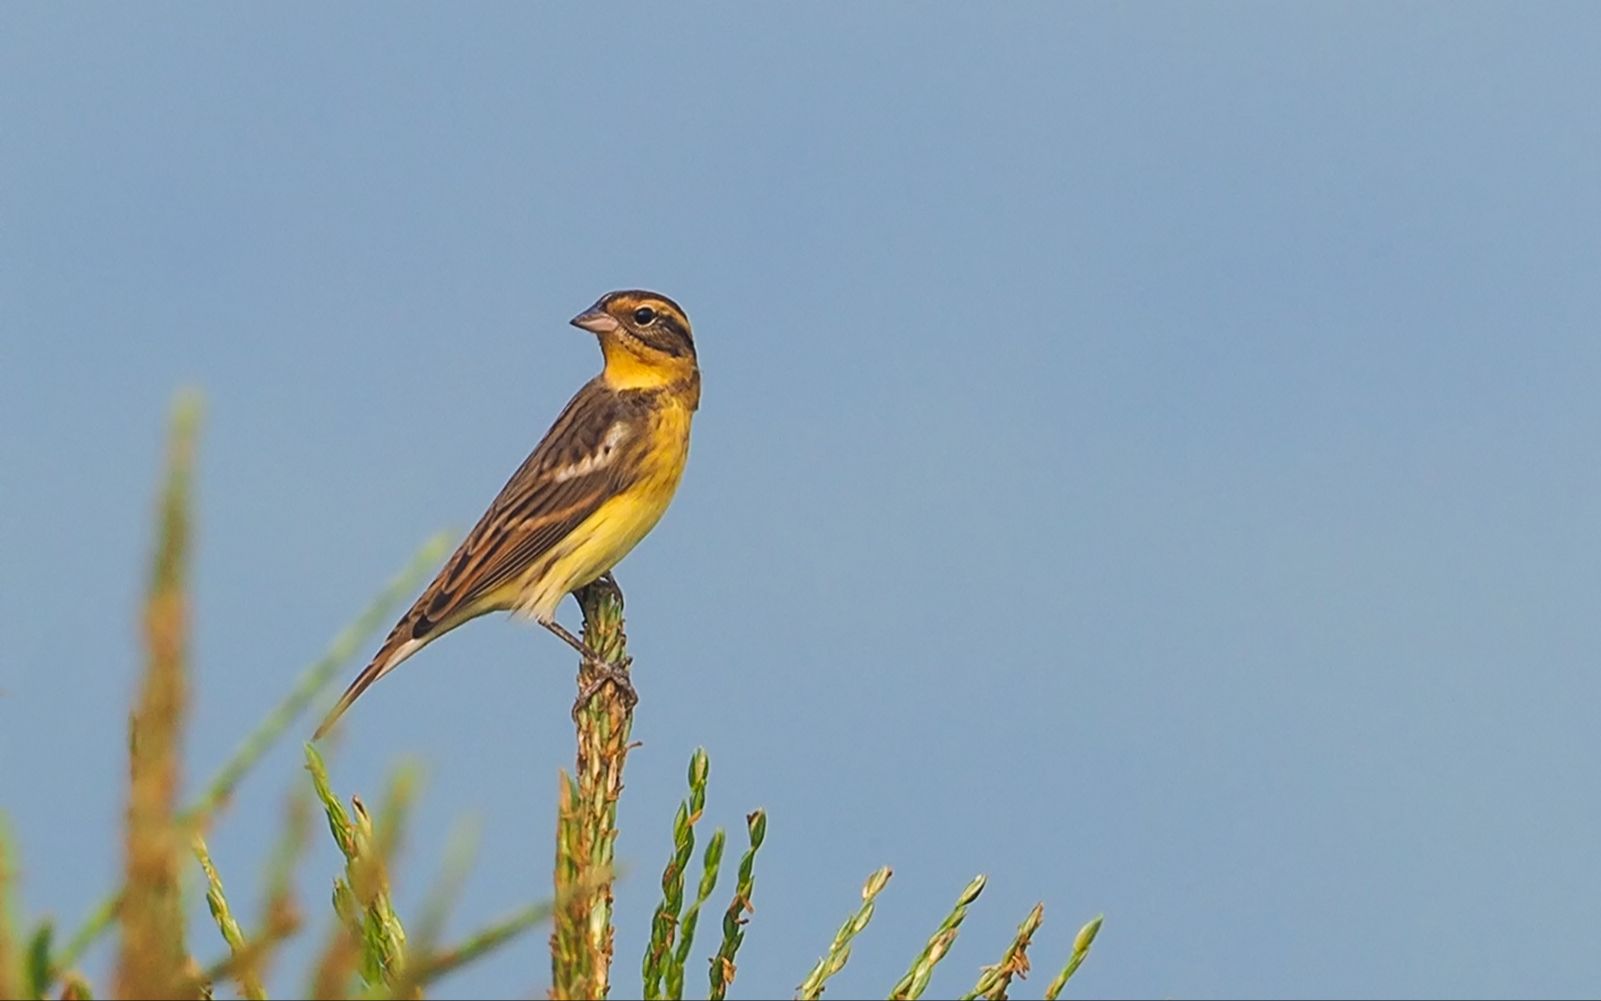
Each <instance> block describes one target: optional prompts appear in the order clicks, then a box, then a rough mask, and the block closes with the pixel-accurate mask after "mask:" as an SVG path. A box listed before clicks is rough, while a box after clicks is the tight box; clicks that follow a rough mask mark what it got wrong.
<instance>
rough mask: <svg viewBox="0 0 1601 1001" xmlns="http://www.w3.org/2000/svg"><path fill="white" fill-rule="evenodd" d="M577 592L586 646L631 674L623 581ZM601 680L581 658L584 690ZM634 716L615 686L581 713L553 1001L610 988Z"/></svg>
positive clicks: (565, 834)
mask: <svg viewBox="0 0 1601 1001" xmlns="http://www.w3.org/2000/svg"><path fill="white" fill-rule="evenodd" d="M573 594H574V597H576V598H577V599H578V604H579V606H580V607H582V609H583V612H584V644H585V645H586V646H588V647H589V649H590V650H593V651H594V652H595V653H596V654H597V655H598V656H599V657H600V658H602V659H603V660H605V661H607V662H608V663H610V664H613V665H615V666H617V667H618V668H620V669H622V670H623V671H626V670H627V665H628V638H627V636H626V635H625V634H624V632H623V594H622V591H620V590H619V589H618V587H617V582H616V581H615V580H614V579H613V578H612V576H611V575H610V574H607V575H605V576H603V577H601V578H600V579H599V580H597V581H595V582H594V583H593V584H590V585H588V586H587V587H584V588H581V589H580V590H578V591H575V592H574V593H573ZM600 674H601V672H600V671H599V670H597V666H596V665H595V664H594V663H592V662H590V661H587V660H581V661H580V662H579V665H578V690H579V691H580V692H584V691H587V690H589V689H590V688H591V687H592V683H593V682H595V681H596V680H597V678H598V677H599V676H600ZM633 718H634V713H633V707H632V706H631V705H630V704H629V700H628V699H626V698H625V697H624V695H623V693H621V692H619V691H618V689H617V686H616V685H614V684H603V685H601V686H600V688H599V690H598V691H596V692H595V695H594V697H593V698H591V699H590V700H589V701H588V703H587V704H585V705H583V706H580V707H578V711H577V713H576V724H577V738H578V756H577V763H576V766H575V768H574V773H575V777H574V778H573V779H571V780H569V779H567V778H566V777H565V776H564V777H563V781H562V790H561V804H560V810H559V814H558V819H557V848H556V900H557V912H556V922H555V930H554V931H553V932H552V933H551V987H550V996H551V997H552V998H604V997H606V995H607V993H608V992H609V991H610V989H611V981H610V976H611V959H612V944H613V942H612V936H613V930H612V921H611V916H612V858H613V848H614V843H615V841H616V838H617V797H618V795H619V794H621V792H622V788H623V764H624V762H625V761H626V759H627V757H628V735H629V731H630V730H631V728H632V726H633Z"/></svg>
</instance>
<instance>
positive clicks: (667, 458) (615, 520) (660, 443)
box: [523, 400, 693, 621]
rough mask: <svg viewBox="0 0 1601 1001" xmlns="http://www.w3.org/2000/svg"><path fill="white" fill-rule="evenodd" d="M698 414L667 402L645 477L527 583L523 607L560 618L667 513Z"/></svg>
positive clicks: (651, 434) (647, 453) (654, 422)
mask: <svg viewBox="0 0 1601 1001" xmlns="http://www.w3.org/2000/svg"><path fill="white" fill-rule="evenodd" d="M692 416H693V415H692V412H691V410H690V408H689V407H688V406H685V405H684V403H683V402H682V401H672V400H668V401H664V403H663V406H661V407H660V408H659V409H658V410H657V411H656V412H654V413H653V414H652V415H651V417H650V422H649V424H648V430H647V433H646V439H647V441H648V445H647V447H646V448H644V449H643V450H642V452H641V453H640V457H639V460H638V461H639V463H640V475H639V476H638V477H637V478H636V479H635V480H634V482H633V484H632V485H631V486H629V488H628V489H627V490H625V491H623V492H622V493H619V494H618V495H617V496H615V497H613V498H611V499H610V500H608V501H606V502H605V503H604V504H602V505H601V506H600V507H599V508H597V509H596V511H595V513H594V514H592V515H590V516H589V517H588V518H586V519H584V520H583V521H582V522H580V523H579V525H578V526H577V527H576V528H574V529H573V530H572V532H571V533H569V534H568V536H567V537H566V538H565V539H563V540H562V541H561V542H560V543H558V544H557V546H556V548H555V549H554V550H553V551H552V553H551V557H550V559H549V560H546V561H541V564H542V565H541V567H540V572H539V573H538V579H537V580H530V581H527V582H526V584H525V586H526V587H527V588H528V590H526V591H525V592H524V598H523V602H524V604H523V607H524V609H526V610H527V612H528V613H529V614H531V615H533V616H535V617H536V618H539V619H541V620H542V621H549V620H550V619H551V617H553V616H554V615H555V612H556V606H557V605H559V604H561V600H562V598H563V597H565V596H566V595H567V594H568V592H570V591H572V590H574V589H575V588H580V587H583V586H584V585H585V584H588V583H590V582H591V581H593V580H594V579H595V578H597V577H599V576H600V575H601V574H603V573H605V572H606V571H608V570H610V569H611V568H612V567H614V566H616V565H617V562H618V561H619V560H621V559H622V558H623V557H624V556H627V555H628V553H629V552H630V551H631V550H632V549H633V548H634V547H635V546H636V545H638V544H639V540H641V539H643V538H644V537H645V536H646V534H647V533H649V532H650V530H651V529H652V528H655V527H656V523H657V522H658V521H660V520H661V516H662V514H663V513H665V512H666V510H667V505H668V504H669V503H670V502H671V501H672V499H673V494H674V493H675V492H676V491H677V490H678V481H679V479H680V478H681V477H682V476H683V473H684V464H685V462H686V461H687V460H688V458H689V426H690V420H691V417H692Z"/></svg>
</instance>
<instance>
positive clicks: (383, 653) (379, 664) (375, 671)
mask: <svg viewBox="0 0 1601 1001" xmlns="http://www.w3.org/2000/svg"><path fill="white" fill-rule="evenodd" d="M413 624H414V616H413V615H407V616H406V617H405V618H403V619H401V620H400V622H399V623H398V624H397V625H396V626H395V628H394V630H393V631H392V632H390V634H389V638H388V639H386V640H384V645H383V646H382V647H380V648H379V650H378V652H377V653H376V654H374V655H373V658H372V663H370V664H368V665H367V666H366V667H365V668H364V669H363V670H362V672H361V673H360V674H358V675H356V680H355V681H352V682H351V683H350V687H349V688H347V689H345V694H343V695H341V696H340V697H339V701H338V702H337V703H335V705H334V707H333V708H332V709H330V710H329V711H328V715H327V716H324V717H323V720H322V723H321V724H319V725H318V727H317V732H316V733H315V734H313V735H312V738H311V739H312V740H321V739H322V738H323V735H324V734H326V733H327V732H328V731H329V730H330V729H332V727H333V725H334V724H335V723H337V722H338V721H339V717H341V716H343V715H344V714H345V710H346V709H349V708H350V704H351V703H352V702H355V701H356V699H357V698H359V697H360V696H361V693H362V692H365V691H366V690H367V689H369V688H371V687H372V683H373V682H375V681H377V680H378V679H379V678H382V677H383V676H384V675H386V674H388V673H389V672H390V671H393V670H394V669H395V668H396V667H397V666H398V665H399V664H400V662H401V661H403V660H405V659H406V658H407V657H410V656H411V655H412V654H414V653H416V652H417V651H418V650H419V649H421V648H422V646H423V644H424V643H427V642H428V640H429V639H431V638H433V634H432V633H430V634H429V635H428V636H427V637H426V638H414V637H413V635H412V626H413Z"/></svg>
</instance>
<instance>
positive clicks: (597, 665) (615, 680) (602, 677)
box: [573, 654, 639, 723]
mask: <svg viewBox="0 0 1601 1001" xmlns="http://www.w3.org/2000/svg"><path fill="white" fill-rule="evenodd" d="M633 662H634V659H633V658H632V657H624V658H623V662H622V663H621V664H613V663H610V662H609V661H604V660H601V659H600V658H599V657H597V656H595V655H593V654H590V655H589V656H588V657H587V658H586V660H585V666H586V667H587V668H588V672H587V673H588V674H589V680H588V681H586V682H584V687H582V688H580V689H579V690H578V698H577V699H575V700H574V701H573V722H575V723H576V722H578V714H579V713H581V712H583V711H584V709H585V707H587V706H588V705H589V703H590V700H592V699H594V697H595V696H596V695H599V694H600V690H601V689H602V688H604V687H606V686H607V685H612V686H614V687H615V688H616V689H617V694H618V695H619V696H621V697H622V700H623V705H624V707H625V708H628V709H632V708H634V706H636V705H638V704H639V693H638V692H636V691H634V683H633V682H632V681H630V680H629V679H628V666H629V665H630V664H632V663H633Z"/></svg>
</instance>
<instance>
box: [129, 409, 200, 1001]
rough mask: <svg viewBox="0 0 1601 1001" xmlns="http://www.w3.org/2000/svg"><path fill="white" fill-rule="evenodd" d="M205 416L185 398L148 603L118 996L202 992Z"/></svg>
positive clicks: (171, 448)
mask: <svg viewBox="0 0 1601 1001" xmlns="http://www.w3.org/2000/svg"><path fill="white" fill-rule="evenodd" d="M199 423H200V403H199V400H198V398H196V397H194V396H192V395H186V396H183V397H180V398H179V401H178V404H177V406H176V408H175V409H174V412H173V419H172V435H171V439H170V441H169V443H168V455H167V481H166V485H165V488H164V489H163V491H162V499H161V511H160V515H159V523H158V524H159V527H158V529H157V542H156V551H155V559H154V566H153V568H152V571H151V575H150V590H149V592H148V595H147V597H146V601H145V613H144V630H145V650H146V656H145V674H144V678H143V679H142V680H141V682H140V687H139V697H138V703H137V706H136V708H135V710H134V715H133V720H132V725H131V730H132V732H131V734H130V739H129V773H130V779H129V792H128V821H127V848H126V869H125V875H124V883H123V885H124V886H125V887H126V892H125V893H124V895H123V898H122V907H121V917H122V951H121V956H120V958H119V960H118V963H117V974H116V994H117V996H118V997H124V998H177V997H192V996H194V994H195V986H194V984H193V981H192V979H191V978H190V977H189V976H188V974H187V972H186V965H187V963H188V955H187V952H186V951H185V949H184V913H183V901H182V900H181V898H180V886H179V866H180V865H181V860H182V858H183V850H184V847H185V839H184V837H183V831H182V828H181V825H180V824H179V823H178V817H177V808H178V788H179V761H180V757H181V754H180V748H179V737H180V735H181V732H182V728H183V716H184V708H185V704H186V701H187V692H186V679H185V673H186V669H187V667H188V656H189V596H188V592H187V586H188V569H189V536H190V499H189V489H190V479H191V470H192V469H193V466H194V450H195V434H196V429H197V427H198V425H199Z"/></svg>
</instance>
